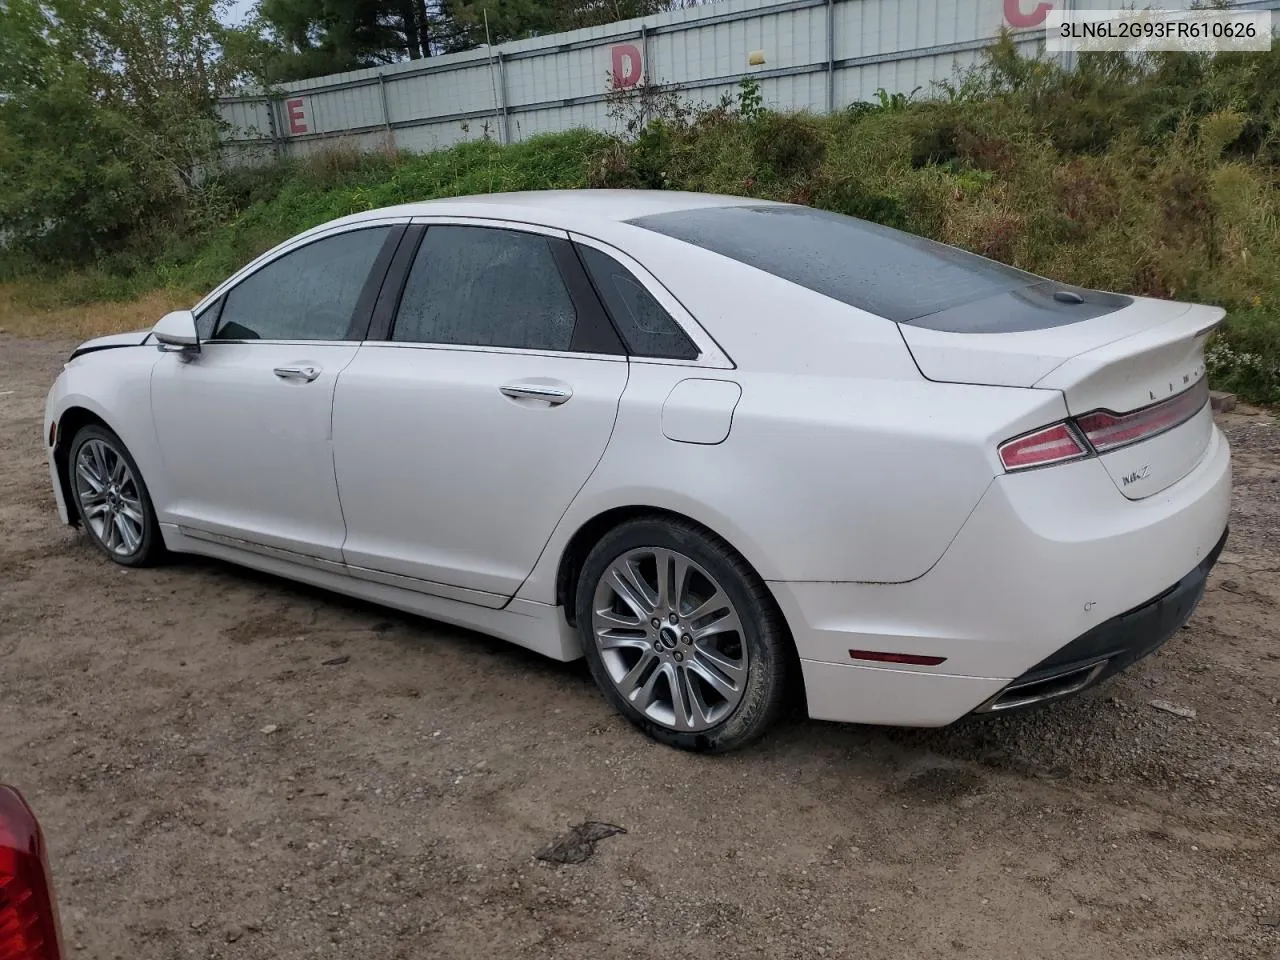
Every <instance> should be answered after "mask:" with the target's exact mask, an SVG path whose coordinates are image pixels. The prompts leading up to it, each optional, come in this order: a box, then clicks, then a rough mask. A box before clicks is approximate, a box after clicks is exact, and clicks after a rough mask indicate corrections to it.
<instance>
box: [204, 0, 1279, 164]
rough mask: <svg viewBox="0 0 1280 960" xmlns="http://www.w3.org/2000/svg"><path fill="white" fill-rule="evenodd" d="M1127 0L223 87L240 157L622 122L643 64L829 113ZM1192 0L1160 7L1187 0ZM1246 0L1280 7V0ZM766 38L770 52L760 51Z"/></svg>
mask: <svg viewBox="0 0 1280 960" xmlns="http://www.w3.org/2000/svg"><path fill="white" fill-rule="evenodd" d="M1125 5H1126V4H1120V3H1117V2H1116V0H1054V2H1042V0H952V2H945V0H902V2H899V0H783V2H779V0H721V2H717V3H711V4H707V5H704V6H699V7H693V8H689V9H684V10H677V11H673V12H671V13H663V14H657V15H655V16H652V17H645V18H643V19H639V20H626V21H622V22H620V23H612V24H608V25H605V26H601V27H591V28H589V29H585V30H574V31H572V32H569V33H562V34H556V35H554V36H547V37H536V38H533V39H530V40H520V41H516V42H512V43H507V44H502V45H500V46H497V47H493V48H486V49H480V50H473V51H468V52H466V53H459V54H451V55H449V56H443V57H430V58H427V59H425V60H415V61H407V62H404V63H396V64H391V65H389V66H383V67H377V68H372V69H368V70H356V71H352V72H350V73H339V74H333V75H331V76H327V77H319V78H316V79H313V80H306V81H300V82H297V83H289V84H284V85H283V87H282V91H283V93H282V95H279V96H275V97H267V96H239V97H226V98H224V99H222V101H221V102H220V110H221V113H222V116H223V118H224V119H225V120H226V121H227V122H228V123H229V124H230V130H229V132H228V134H227V136H226V142H225V147H224V155H225V157H226V159H227V160H228V162H232V163H235V162H254V161H257V160H262V159H265V158H270V157H272V156H277V155H305V154H307V153H308V152H311V151H314V150H316V149H320V148H323V147H324V146H326V145H328V144H331V143H332V142H333V141H334V140H335V139H338V138H342V139H343V140H344V141H345V142H351V143H354V144H355V145H357V146H358V147H360V148H362V149H377V148H380V147H385V146H394V147H396V148H399V149H402V150H415V151H426V150H434V149H439V148H442V147H447V146H450V145H452V144H454V143H457V142H458V141H460V140H467V139H476V138H479V137H483V136H485V135H486V133H487V135H488V136H489V137H491V138H492V139H495V140H498V141H501V142H515V141H519V140H523V139H527V138H528V137H531V136H534V135H536V134H539V133H546V132H551V131H560V130H568V129H572V128H575V127H590V128H593V129H598V130H606V131H608V130H610V129H611V126H612V123H611V120H610V117H609V116H608V112H607V107H608V104H607V102H606V91H607V90H608V88H609V84H610V82H617V83H618V84H619V85H620V86H623V87H629V86H634V85H636V84H637V83H639V82H641V81H642V79H643V78H644V77H645V76H647V77H648V79H649V81H650V82H652V83H655V84H660V85H662V86H663V87H664V88H674V89H677V90H679V91H680V93H681V95H682V96H683V97H685V98H686V99H688V100H690V101H693V102H712V101H715V100H717V99H719V97H720V95H721V94H723V93H733V92H735V91H736V89H737V85H738V83H739V81H740V80H741V79H742V78H743V77H746V76H753V77H755V78H756V79H757V80H758V81H759V82H760V87H761V93H762V95H763V98H764V102H765V104H766V105H768V106H770V107H775V108H778V109H791V110H811V111H815V112H828V111H831V110H835V109H839V108H840V107H842V106H844V105H846V104H849V103H853V102H855V101H859V100H873V99H874V98H875V95H876V91H877V90H879V89H881V88H883V89H884V90H886V91H888V92H890V93H897V92H901V93H910V92H912V91H913V90H915V89H916V88H924V91H928V90H929V88H930V87H931V85H932V84H933V83H934V82H935V81H939V80H944V79H947V78H949V77H952V76H954V75H955V73H956V71H957V70H960V69H963V68H965V67H968V66H971V65H972V64H974V63H976V62H977V60H978V59H979V56H980V54H981V51H982V50H983V48H985V47H986V46H988V45H989V44H990V43H991V42H992V40H993V39H994V38H995V37H996V36H997V34H998V33H999V31H1000V29H1001V28H1002V27H1009V28H1010V29H1012V30H1013V31H1014V32H1015V36H1016V38H1017V39H1018V41H1019V45H1020V46H1021V47H1022V48H1023V49H1024V50H1025V51H1027V52H1034V51H1036V50H1037V49H1038V48H1039V46H1040V44H1041V42H1042V41H1043V38H1044V27H1043V24H1044V18H1045V15H1046V14H1047V12H1048V11H1049V10H1050V9H1052V8H1053V7H1054V6H1072V7H1074V8H1075V9H1082V8H1099V9H1115V8H1117V7H1122V6H1125ZM1189 5H1190V3H1189V2H1186V0H1162V2H1161V3H1160V6H1164V7H1185V6H1189ZM1235 6H1239V7H1243V8H1260V9H1276V8H1280V0H1245V2H1239V3H1236V4H1235ZM756 51H761V52H762V53H763V55H764V63H762V64H758V65H752V64H750V63H749V58H750V56H751V54H752V53H753V52H756Z"/></svg>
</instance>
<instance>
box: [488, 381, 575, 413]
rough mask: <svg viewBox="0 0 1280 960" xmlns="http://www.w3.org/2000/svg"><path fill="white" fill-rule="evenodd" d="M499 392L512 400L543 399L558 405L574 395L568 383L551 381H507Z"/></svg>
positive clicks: (554, 405)
mask: <svg viewBox="0 0 1280 960" xmlns="http://www.w3.org/2000/svg"><path fill="white" fill-rule="evenodd" d="M498 392H499V393H501V394H502V395H503V396H504V397H510V398H511V399H512V400H541V401H543V402H544V403H549V404H550V405H551V406H553V407H556V406H559V405H560V404H562V403H565V402H567V401H568V400H569V398H570V397H572V396H573V391H572V390H570V389H569V387H568V386H567V385H565V386H556V385H555V384H550V383H507V384H503V385H502V386H501V387H499V388H498Z"/></svg>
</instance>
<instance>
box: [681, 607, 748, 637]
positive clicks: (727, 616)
mask: <svg viewBox="0 0 1280 960" xmlns="http://www.w3.org/2000/svg"><path fill="white" fill-rule="evenodd" d="M718 613H719V615H718V616H717V617H716V618H715V619H714V620H712V621H711V622H710V623H704V624H701V625H698V626H694V627H693V639H694V642H695V643H696V642H698V641H700V640H705V639H706V638H707V637H711V636H715V635H716V634H718V633H738V634H741V633H742V623H741V621H739V620H738V615H737V613H735V612H734V610H733V607H726V608H725V609H723V610H721V611H718Z"/></svg>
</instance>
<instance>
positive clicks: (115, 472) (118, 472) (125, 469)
mask: <svg viewBox="0 0 1280 960" xmlns="http://www.w3.org/2000/svg"><path fill="white" fill-rule="evenodd" d="M112 452H113V453H114V451H112ZM115 458H116V462H115V466H113V467H112V468H111V482H112V483H116V484H120V485H121V486H123V485H124V481H125V480H126V479H127V478H128V476H129V466H128V464H126V463H125V462H124V457H122V456H120V454H118V453H116V454H115Z"/></svg>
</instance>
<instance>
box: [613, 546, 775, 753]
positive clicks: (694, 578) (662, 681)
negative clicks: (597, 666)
mask: <svg viewBox="0 0 1280 960" xmlns="http://www.w3.org/2000/svg"><path fill="white" fill-rule="evenodd" d="M591 609H592V617H591V619H592V624H591V626H592V636H593V637H594V639H595V643H596V646H597V648H598V649H599V651H600V658H601V660H602V662H603V664H604V668H605V671H606V672H607V673H608V675H609V678H610V680H612V682H613V684H614V686H615V687H616V688H617V690H618V692H619V693H620V694H621V695H622V696H623V697H624V698H625V699H626V700H627V701H628V702H629V703H631V704H632V705H633V706H634V707H635V708H636V709H637V710H639V711H640V712H641V713H643V714H644V715H645V716H646V717H648V718H649V719H650V720H652V721H653V722H654V723H658V724H661V725H662V726H664V727H667V728H668V729H671V730H676V731H680V732H697V731H701V730H706V729H708V728H710V727H713V726H715V725H716V724H718V723H720V722H722V721H723V720H725V719H726V718H727V717H728V716H729V715H730V714H732V713H733V711H734V709H735V708H736V707H737V706H738V704H739V703H740V702H741V700H742V696H743V693H744V691H745V690H746V685H747V672H748V666H749V664H748V656H747V645H746V642H745V638H744V637H743V632H742V621H741V619H740V617H739V615H738V611H737V609H736V608H735V607H734V604H733V602H732V601H731V600H730V599H729V596H728V594H727V593H726V592H725V591H724V589H723V588H722V587H721V586H720V584H719V583H717V582H716V581H715V579H714V578H713V577H712V576H711V575H710V574H708V573H707V571H706V570H704V569H703V568H702V567H701V566H699V565H698V564H697V563H695V562H694V561H693V560H691V559H690V558H689V557H687V556H685V555H684V554H682V553H680V552H678V551H675V550H668V549H664V548H659V547H641V548H638V549H634V550H628V551H627V552H626V553H624V554H622V555H621V556H619V557H618V558H617V559H615V560H614V561H613V563H611V564H610V565H609V567H608V568H607V569H606V570H605V573H604V575H603V576H602V577H601V578H600V580H599V582H598V583H597V585H596V590H595V595H594V598H593V603H592V608H591Z"/></svg>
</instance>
